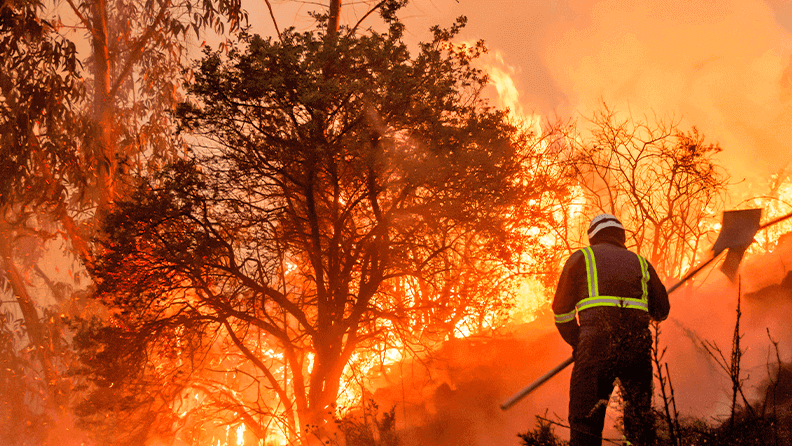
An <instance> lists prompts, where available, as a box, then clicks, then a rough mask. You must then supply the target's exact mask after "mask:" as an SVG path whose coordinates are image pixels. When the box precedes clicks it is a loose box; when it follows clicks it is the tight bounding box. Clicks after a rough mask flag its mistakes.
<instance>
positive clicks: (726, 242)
mask: <svg viewBox="0 0 792 446" xmlns="http://www.w3.org/2000/svg"><path fill="white" fill-rule="evenodd" d="M761 220H762V210H761V209H744V210H739V211H726V212H724V213H723V224H722V225H721V231H720V234H718V239H717V240H715V245H714V246H713V247H712V251H713V254H714V255H716V256H717V255H718V254H720V253H721V252H722V251H723V250H724V249H728V248H743V251H744V250H745V248H747V247H748V245H750V244H751V243H753V241H754V236H755V235H756V233H757V232H758V231H759V227H760V226H761V223H760V222H761Z"/></svg>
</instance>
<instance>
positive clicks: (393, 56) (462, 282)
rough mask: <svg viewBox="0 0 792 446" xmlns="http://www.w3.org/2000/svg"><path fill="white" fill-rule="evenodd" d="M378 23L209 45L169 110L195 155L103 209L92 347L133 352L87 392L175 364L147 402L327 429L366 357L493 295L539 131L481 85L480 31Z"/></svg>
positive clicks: (501, 297)
mask: <svg viewBox="0 0 792 446" xmlns="http://www.w3.org/2000/svg"><path fill="white" fill-rule="evenodd" d="M389 25H390V26H389V29H388V31H387V32H384V33H378V32H374V31H370V32H368V33H365V34H363V35H357V34H355V33H351V32H347V33H345V32H341V33H340V34H339V35H338V36H337V37H336V40H335V41H334V44H333V45H327V40H326V36H325V33H324V28H321V27H320V28H319V29H317V30H313V31H308V32H296V31H294V30H287V31H286V32H284V33H282V34H281V36H280V39H279V40H273V39H266V38H261V37H259V36H250V35H246V34H243V35H242V38H241V39H240V40H239V42H237V43H236V44H235V45H234V47H233V48H232V49H231V50H230V51H229V52H228V54H227V55H224V54H223V53H222V52H219V51H211V50H207V51H206V54H205V57H204V58H203V60H202V61H201V62H200V65H199V66H198V68H197V71H196V77H195V83H194V84H192V85H190V86H189V89H190V95H189V97H188V102H186V103H185V104H183V106H182V107H181V108H180V111H179V115H180V118H181V124H182V129H183V131H184V132H185V133H186V134H187V135H188V139H189V140H190V141H191V152H190V154H189V156H188V157H186V158H185V159H183V160H180V161H178V162H176V163H173V164H171V165H170V166H168V167H167V168H166V169H163V170H162V171H161V172H159V173H158V174H156V175H150V176H147V177H142V178H140V181H139V187H138V188H137V190H136V192H135V193H134V194H133V195H132V196H131V198H130V199H129V200H124V201H120V202H118V203H117V207H116V210H115V211H114V212H113V213H112V214H111V215H110V216H109V217H108V219H107V221H106V226H105V231H104V241H103V242H102V247H103V251H102V255H101V257H100V258H99V262H98V264H97V268H96V270H95V271H94V274H95V276H96V277H97V278H98V289H97V294H96V295H97V297H98V298H100V299H102V301H103V302H104V303H105V304H106V305H107V306H108V307H109V308H110V309H111V310H112V311H113V314H114V316H113V317H112V318H111V322H110V324H109V325H106V326H104V327H103V328H101V329H97V330H95V331H94V332H93V333H94V334H95V335H96V336H94V337H93V338H92V339H94V340H97V339H100V338H101V342H98V343H97V344H92V345H93V346H92V347H91V348H89V349H87V350H86V351H87V352H92V353H91V355H92V356H91V358H93V360H100V361H101V360H106V361H110V362H111V363H115V364H122V363H124V362H125V361H129V362H132V363H136V364H140V361H143V358H145V361H146V364H148V366H139V367H137V368H135V367H133V368H132V369H134V370H136V372H135V373H131V374H127V375H125V376H127V377H128V378H129V379H128V380H124V379H121V380H120V381H121V382H118V381H119V380H113V379H111V378H110V376H109V375H108V373H109V372H107V370H108V369H109V370H117V369H115V368H114V367H112V366H111V367H107V369H105V370H103V369H102V368H96V369H94V373H95V374H94V376H93V377H94V379H95V380H96V382H97V383H99V386H100V387H102V389H103V390H102V391H104V392H108V391H109V390H108V389H109V386H111V385H114V386H115V387H114V390H113V391H110V392H125V391H126V392H129V389H130V388H132V387H130V386H133V385H134V384H133V383H134V382H139V381H136V380H137V379H144V375H146V374H149V375H148V378H149V381H152V380H151V379H150V378H151V376H152V375H151V374H158V376H160V378H162V379H165V378H166V377H169V381H168V382H171V383H172V382H174V381H173V380H174V379H175V378H174V377H177V376H178V377H186V376H189V377H190V379H186V378H184V380H183V381H181V382H183V383H184V386H183V388H182V389H181V391H179V392H177V393H174V394H169V395H170V398H171V399H170V400H169V401H162V404H163V405H164V406H168V407H170V412H171V413H174V414H176V412H177V410H179V411H180V410H184V413H183V414H181V415H179V414H176V415H177V416H176V418H178V419H181V420H183V423H185V425H189V424H190V423H196V422H197V421H196V420H197V419H199V418H200V415H199V414H200V413H204V412H205V411H208V410H210V409H209V408H212V410H216V411H217V410H219V411H225V413H227V417H226V420H232V419H236V420H239V422H240V423H244V425H245V426H246V427H247V428H248V429H249V430H250V431H251V432H254V433H255V435H256V437H258V438H264V436H266V434H267V432H268V429H269V430H273V429H275V426H276V425H277V424H280V427H279V428H278V429H280V431H281V432H282V433H283V434H284V435H286V436H290V437H295V438H296V437H302V438H305V437H306V435H308V432H314V433H315V434H316V435H318V436H321V435H323V434H322V431H323V429H324V428H325V423H326V422H327V420H328V419H329V417H331V416H332V412H333V411H334V410H333V408H334V407H335V404H336V402H337V399H338V397H339V392H340V386H341V381H342V379H341V378H342V376H343V375H344V373H349V371H350V366H351V365H352V364H353V363H355V361H356V359H359V358H360V357H361V355H372V354H373V355H377V354H379V355H384V354H385V352H386V350H387V349H388V346H389V345H390V346H392V345H394V344H395V342H396V338H395V337H397V336H399V335H406V334H408V333H409V334H411V338H408V337H406V336H403V337H402V339H399V342H406V343H408V344H409V343H413V344H415V343H418V342H427V341H429V340H435V341H437V340H442V339H445V338H446V337H448V336H453V335H454V332H455V330H459V329H460V326H461V324H470V323H472V324H473V325H474V326H477V327H478V328H482V327H486V326H487V324H488V323H489V324H492V323H493V322H494V321H493V320H491V319H490V320H489V321H488V320H487V318H491V317H492V316H491V315H492V314H493V313H497V310H498V309H503V308H506V307H507V306H508V304H509V298H510V293H513V292H514V291H513V290H514V287H513V286H511V285H513V284H514V283H513V281H514V280H515V278H516V277H517V275H518V274H519V273H522V272H524V269H522V266H524V265H525V263H526V262H525V259H526V252H525V249H526V248H527V247H530V246H533V245H535V243H533V241H535V239H536V237H538V233H539V232H541V231H530V230H529V229H530V228H531V227H532V226H538V225H541V224H543V223H544V222H545V221H546V218H548V216H547V215H545V214H543V211H542V209H541V207H540V206H539V203H540V202H541V201H542V198H543V195H546V194H551V193H553V192H554V190H553V184H556V180H557V179H555V178H552V177H551V176H550V175H548V174H545V173H543V172H546V171H545V170H543V169H537V168H536V166H537V165H538V164H539V159H540V158H541V157H543V156H545V155H546V152H545V151H546V150H547V148H548V147H549V146H548V145H547V144H544V141H543V139H542V137H541V135H536V134H533V133H530V132H528V131H526V130H524V129H521V128H520V127H518V126H516V125H515V124H514V123H512V122H511V121H510V120H509V118H508V115H507V114H506V112H504V111H501V110H496V109H494V108H492V107H490V106H488V105H487V103H486V101H485V100H483V99H482V97H481V95H480V93H481V89H482V88H483V87H484V85H486V82H487V78H486V76H484V74H483V73H482V72H481V71H479V70H478V69H476V68H474V67H473V66H472V65H471V61H472V60H473V59H474V58H475V57H476V56H477V55H478V54H479V53H480V52H481V51H483V50H484V48H483V46H482V45H481V44H479V45H476V46H474V47H459V46H457V45H455V44H454V43H453V42H452V39H453V37H454V36H455V35H456V34H457V33H458V32H459V30H460V29H461V27H462V26H463V25H464V19H460V20H459V21H458V22H457V23H456V24H454V25H453V26H452V27H451V28H449V29H441V28H434V29H433V30H432V31H433V39H432V40H431V41H429V42H427V43H424V44H421V45H420V48H419V51H418V53H417V54H416V55H414V56H413V55H411V53H410V51H409V50H408V48H407V46H406V44H405V43H404V42H403V40H402V33H403V27H402V25H401V24H400V23H399V22H398V21H396V20H395V19H394V18H391V19H390V20H389ZM88 338H91V337H90V336H88V337H87V338H86V339H88ZM103 345H104V346H105V347H102V346H103ZM108 345H113V350H112V353H113V354H112V355H109V354H108V352H109V350H107V349H106V347H107V346H108ZM103 348H105V350H103ZM221 352H222V353H221ZM91 358H86V359H88V360H90V359H91ZM99 358H101V359H99ZM174 359H175V360H174ZM105 365H107V364H106V363H105ZM103 374H105V377H104V378H102V375H103ZM231 375H233V378H231V377H230V376H231ZM133 378H134V379H133ZM166 381H167V380H166ZM240 389H244V390H240ZM193 397H194V400H193V399H192V398H193ZM188 400H190V401H198V400H200V401H201V403H200V404H195V403H194V402H193V403H191V404H187V403H185V401H188ZM113 401H118V400H117V399H116V400H111V401H107V402H108V404H107V405H106V406H104V407H102V406H101V405H94V406H93V407H92V408H91V409H92V411H93V414H94V416H96V417H98V418H101V417H105V416H106V415H108V414H111V413H115V414H117V413H118V412H119V406H118V405H117V404H116V403H114V402H113ZM177 408H179V409H177ZM89 412H90V411H89ZM121 412H123V410H122V411H121ZM232 414H236V415H232ZM273 420H274V421H275V423H274V424H273ZM306 424H307V425H310V426H309V428H307V429H306V427H305V426H306Z"/></svg>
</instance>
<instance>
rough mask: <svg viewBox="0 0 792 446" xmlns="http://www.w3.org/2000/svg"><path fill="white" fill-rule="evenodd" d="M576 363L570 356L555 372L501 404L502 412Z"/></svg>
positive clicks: (547, 374) (544, 376) (551, 371)
mask: <svg viewBox="0 0 792 446" xmlns="http://www.w3.org/2000/svg"><path fill="white" fill-rule="evenodd" d="M574 361H575V360H574V359H573V358H572V357H571V356H570V357H569V358H568V359H567V360H566V361H564V362H562V363H561V364H558V365H557V366H556V368H554V369H553V370H550V371H549V372H547V373H545V374H544V375H542V377H541V378H539V379H537V380H536V381H534V382H532V383H531V384H529V385H527V386H525V388H523V389H522V390H520V391H519V392H517V394H515V395H514V396H513V397H511V398H509V401H506V402H505V403H503V404H501V410H506V409H508V408H510V407H512V406H513V405H515V404H516V403H517V401H520V400H521V399H523V397H524V396H525V395H528V394H529V393H531V392H533V390H534V389H535V388H537V387H539V386H541V385H542V384H544V383H545V381H547V380H548V379H550V378H552V377H554V376H556V375H557V374H558V372H560V371H561V370H564V369H565V368H567V367H569V364H572V363H573V362H574Z"/></svg>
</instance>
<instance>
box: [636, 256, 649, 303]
mask: <svg viewBox="0 0 792 446" xmlns="http://www.w3.org/2000/svg"><path fill="white" fill-rule="evenodd" d="M636 255H637V256H638V262H639V263H640V264H641V291H642V292H643V294H641V300H643V301H644V302H647V301H648V300H649V265H648V264H647V262H646V259H645V258H643V257H641V255H640V254H636Z"/></svg>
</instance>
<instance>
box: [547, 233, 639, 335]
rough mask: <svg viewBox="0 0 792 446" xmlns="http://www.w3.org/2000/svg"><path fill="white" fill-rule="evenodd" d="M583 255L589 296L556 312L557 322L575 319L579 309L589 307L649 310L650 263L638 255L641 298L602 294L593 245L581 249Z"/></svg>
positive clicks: (561, 322)
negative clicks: (566, 310) (558, 312)
mask: <svg viewBox="0 0 792 446" xmlns="http://www.w3.org/2000/svg"><path fill="white" fill-rule="evenodd" d="M581 251H582V252H583V257H584V258H585V260H586V279H587V280H586V282H587V285H588V297H587V298H585V299H583V300H581V301H580V302H578V303H577V304H576V305H575V309H574V310H572V311H570V312H569V313H564V314H556V315H555V321H556V323H557V324H563V323H566V322H571V321H572V320H574V319H575V314H576V313H577V312H578V311H583V310H585V309H587V308H593V307H622V308H634V309H636V310H643V311H646V312H648V311H649V287H648V285H649V263H648V262H647V261H646V259H644V258H643V257H641V256H640V255H638V254H636V256H638V262H639V263H640V264H641V290H642V291H643V293H642V294H641V298H640V299H636V298H632V297H619V296H602V295H600V293H599V281H598V279H597V262H596V261H595V260H594V251H593V250H592V249H591V246H587V247H585V248H583V249H581Z"/></svg>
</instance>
